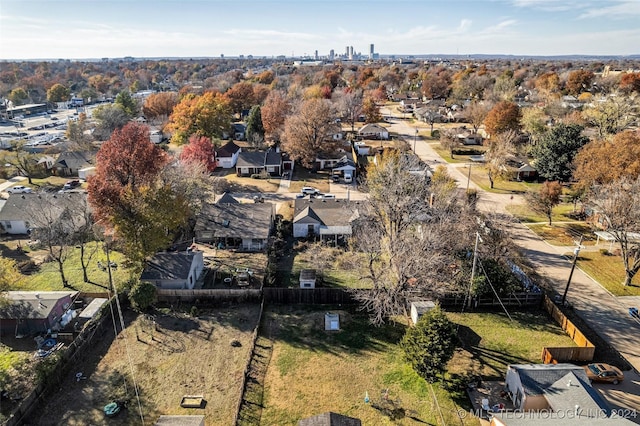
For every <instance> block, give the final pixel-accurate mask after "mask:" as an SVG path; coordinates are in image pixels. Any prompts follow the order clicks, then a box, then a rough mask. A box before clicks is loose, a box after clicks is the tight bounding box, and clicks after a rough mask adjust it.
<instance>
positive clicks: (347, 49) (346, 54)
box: [344, 46, 349, 58]
mask: <svg viewBox="0 0 640 426" xmlns="http://www.w3.org/2000/svg"><path fill="white" fill-rule="evenodd" d="M344 56H346V57H347V58H348V57H349V46H347V47H346V48H345V52H344Z"/></svg>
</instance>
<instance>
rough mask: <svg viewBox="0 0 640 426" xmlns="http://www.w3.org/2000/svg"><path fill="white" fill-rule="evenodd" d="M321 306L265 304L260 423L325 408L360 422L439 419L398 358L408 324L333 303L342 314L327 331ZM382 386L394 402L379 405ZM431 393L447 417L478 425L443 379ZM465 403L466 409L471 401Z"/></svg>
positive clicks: (423, 387) (288, 421) (292, 421)
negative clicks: (374, 318) (267, 353)
mask: <svg viewBox="0 0 640 426" xmlns="http://www.w3.org/2000/svg"><path fill="white" fill-rule="evenodd" d="M326 311H327V307H322V308H319V309H317V310H312V309H307V308H302V307H299V306H280V307H269V308H267V309H266V310H265V315H264V317H263V324H268V326H265V327H264V328H265V333H267V334H268V336H269V337H270V338H271V339H272V341H273V353H272V356H271V361H270V364H269V367H268V369H267V372H266V377H265V387H264V395H263V396H264V398H263V404H262V405H263V407H264V408H263V410H262V417H261V422H260V424H263V425H279V426H286V425H296V424H297V422H298V421H299V420H300V419H302V418H305V417H309V416H313V415H316V414H320V413H324V412H327V411H333V412H337V413H341V414H344V415H347V416H351V417H356V418H359V419H360V420H361V421H362V424H364V425H415V424H442V423H441V422H442V420H441V419H440V414H439V412H438V410H437V409H436V402H435V400H434V397H433V394H432V390H431V386H430V385H429V384H428V383H427V382H426V381H425V380H423V379H421V378H420V377H419V376H418V375H417V374H416V373H415V372H414V371H413V370H412V369H411V368H410V367H409V366H408V364H406V363H405V362H404V361H403V357H402V353H401V350H400V348H399V346H398V342H399V340H400V339H401V337H402V335H403V334H404V330H405V326H403V325H401V324H398V323H396V324H388V325H385V326H383V327H379V328H376V327H373V326H371V325H370V324H369V321H368V318H367V317H366V316H365V315H363V314H362V313H360V312H358V311H355V310H354V311H347V310H332V312H337V313H339V314H340V327H341V330H340V331H337V332H327V331H325V330H324V313H325V312H326ZM385 389H388V394H389V399H390V400H393V401H394V402H395V405H393V406H392V405H391V404H389V403H387V405H383V402H384V401H383V400H382V398H381V393H382V391H383V390H385ZM433 392H435V395H436V397H437V405H439V407H440V409H441V410H442V415H443V417H444V419H445V421H446V424H452V425H453V424H456V425H477V424H478V420H477V419H476V418H471V417H468V418H466V419H464V420H461V419H460V418H459V417H458V415H457V410H458V409H459V408H460V406H459V405H458V404H456V402H455V401H454V399H453V398H452V396H451V395H450V394H449V392H448V391H447V390H445V389H444V387H443V386H442V385H441V384H439V383H438V384H434V385H433ZM367 394H368V395H369V398H370V401H369V403H365V401H364V399H365V395H367ZM376 407H377V408H376ZM462 408H464V409H468V408H469V406H468V403H467V405H464V406H463V407H462ZM412 417H413V418H412Z"/></svg>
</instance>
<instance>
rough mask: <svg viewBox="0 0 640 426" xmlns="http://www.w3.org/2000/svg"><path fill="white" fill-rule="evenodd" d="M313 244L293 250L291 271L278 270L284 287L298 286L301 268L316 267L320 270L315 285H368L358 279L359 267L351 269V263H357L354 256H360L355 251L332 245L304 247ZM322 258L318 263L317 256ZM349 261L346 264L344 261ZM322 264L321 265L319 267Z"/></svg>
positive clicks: (352, 286) (350, 286) (354, 286)
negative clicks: (347, 250)
mask: <svg viewBox="0 0 640 426" xmlns="http://www.w3.org/2000/svg"><path fill="white" fill-rule="evenodd" d="M312 246H313V244H310V245H308V246H307V245H305V244H302V245H300V246H298V249H296V250H294V256H295V257H294V260H293V267H292V268H291V272H290V273H289V272H288V271H284V270H283V271H280V276H281V285H282V286H284V287H298V286H299V284H300V283H299V280H298V279H299V277H300V271H301V270H303V269H316V270H317V271H322V274H321V275H319V279H318V281H317V283H316V286H317V287H332V288H366V287H369V286H370V285H369V284H368V283H367V282H366V281H363V280H361V279H360V277H361V273H360V270H359V269H353V268H352V266H351V265H353V264H354V263H355V264H358V262H354V257H360V255H359V254H357V253H352V252H345V251H344V250H342V249H339V248H334V247H323V248H322V249H321V250H320V251H316V250H313V251H309V252H307V251H305V248H307V247H312ZM319 257H322V259H324V260H323V261H322V262H321V263H322V264H323V265H324V266H322V265H319V264H318V260H317V258H319ZM347 261H348V263H349V265H346V264H345V262H347ZM319 266H322V267H319Z"/></svg>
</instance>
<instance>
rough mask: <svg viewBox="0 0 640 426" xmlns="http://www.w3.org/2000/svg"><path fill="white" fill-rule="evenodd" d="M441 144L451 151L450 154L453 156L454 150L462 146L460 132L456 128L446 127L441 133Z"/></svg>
mask: <svg viewBox="0 0 640 426" xmlns="http://www.w3.org/2000/svg"><path fill="white" fill-rule="evenodd" d="M440 146H441V147H442V148H443V149H446V150H447V151H449V155H450V156H451V158H453V151H454V150H455V149H456V148H457V147H459V146H460V139H459V138H458V132H456V130H455V129H446V130H444V131H442V132H441V133H440Z"/></svg>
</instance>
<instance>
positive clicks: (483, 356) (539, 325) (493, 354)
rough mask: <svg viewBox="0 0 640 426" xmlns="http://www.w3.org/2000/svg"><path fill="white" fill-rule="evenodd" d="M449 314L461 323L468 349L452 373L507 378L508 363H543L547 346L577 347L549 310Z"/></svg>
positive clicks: (451, 366) (453, 364)
mask: <svg viewBox="0 0 640 426" xmlns="http://www.w3.org/2000/svg"><path fill="white" fill-rule="evenodd" d="M510 315H511V317H512V318H513V321H510V320H509V318H508V317H507V316H506V315H505V314H498V313H463V314H461V313H451V312H450V313H447V316H448V317H449V319H451V321H453V322H455V323H456V324H459V328H458V335H459V337H460V340H461V341H462V342H463V345H464V350H462V351H458V352H457V353H456V355H455V357H454V359H453V360H452V361H451V362H450V364H449V373H455V374H463V375H464V374H479V375H481V376H482V377H483V379H485V380H500V379H504V375H505V373H506V370H507V365H508V364H515V363H540V362H542V358H541V357H542V348H543V347H545V346H546V347H566V346H575V343H573V341H572V340H571V339H570V338H569V336H568V335H567V334H566V333H565V332H564V331H563V330H562V328H560V326H558V325H557V324H556V323H555V322H554V321H553V319H552V318H550V317H549V316H548V315H547V314H546V313H545V312H542V311H538V312H511V313H510Z"/></svg>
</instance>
